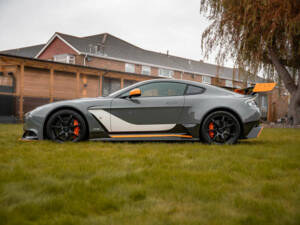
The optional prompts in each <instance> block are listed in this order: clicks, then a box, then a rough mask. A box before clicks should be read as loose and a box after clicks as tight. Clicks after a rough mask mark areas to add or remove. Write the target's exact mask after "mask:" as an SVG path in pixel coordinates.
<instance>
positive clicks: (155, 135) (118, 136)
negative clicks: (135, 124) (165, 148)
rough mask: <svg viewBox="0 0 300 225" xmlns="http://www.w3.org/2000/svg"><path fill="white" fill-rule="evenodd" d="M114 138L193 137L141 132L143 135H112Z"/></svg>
mask: <svg viewBox="0 0 300 225" xmlns="http://www.w3.org/2000/svg"><path fill="white" fill-rule="evenodd" d="M110 137H112V138H134V137H185V138H192V136H191V135H181V134H141V135H111V136H110Z"/></svg>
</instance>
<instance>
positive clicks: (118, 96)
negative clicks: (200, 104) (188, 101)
mask: <svg viewBox="0 0 300 225" xmlns="http://www.w3.org/2000/svg"><path fill="white" fill-rule="evenodd" d="M155 83H176V84H183V85H185V88H184V91H183V94H182V95H171V96H138V98H166V97H178V96H185V93H186V90H187V86H188V85H189V84H187V83H181V82H172V81H155V82H151V83H146V84H141V85H139V86H135V87H133V88H131V89H129V90H125V91H124V92H122V93H120V94H119V95H117V96H116V97H115V98H128V97H129V95H127V96H122V95H123V94H125V93H127V92H130V91H131V90H133V89H136V88H140V87H141V86H144V85H147V84H155Z"/></svg>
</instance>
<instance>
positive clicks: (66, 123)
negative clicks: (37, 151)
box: [46, 110, 87, 142]
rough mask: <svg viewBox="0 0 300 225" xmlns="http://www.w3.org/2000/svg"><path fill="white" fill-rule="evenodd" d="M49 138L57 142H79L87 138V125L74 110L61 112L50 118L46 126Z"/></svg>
mask: <svg viewBox="0 0 300 225" xmlns="http://www.w3.org/2000/svg"><path fill="white" fill-rule="evenodd" d="M46 132H47V136H48V137H49V138H50V139H51V140H53V141H56V142H78V141H82V140H83V139H84V138H85V137H86V132H87V129H86V124H85V121H84V119H83V118H82V116H81V115H80V114H78V113H77V112H75V111H73V110H60V111H57V112H55V113H54V114H53V115H51V116H50V118H49V120H48V122H47V125H46Z"/></svg>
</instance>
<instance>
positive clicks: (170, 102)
mask: <svg viewBox="0 0 300 225" xmlns="http://www.w3.org/2000/svg"><path fill="white" fill-rule="evenodd" d="M177 103H178V102H177V101H167V102H166V104H167V105H175V104H177Z"/></svg>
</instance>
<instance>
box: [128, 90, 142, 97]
mask: <svg viewBox="0 0 300 225" xmlns="http://www.w3.org/2000/svg"><path fill="white" fill-rule="evenodd" d="M137 96H141V89H139V88H135V89H133V90H131V91H130V92H129V98H131V97H137Z"/></svg>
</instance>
